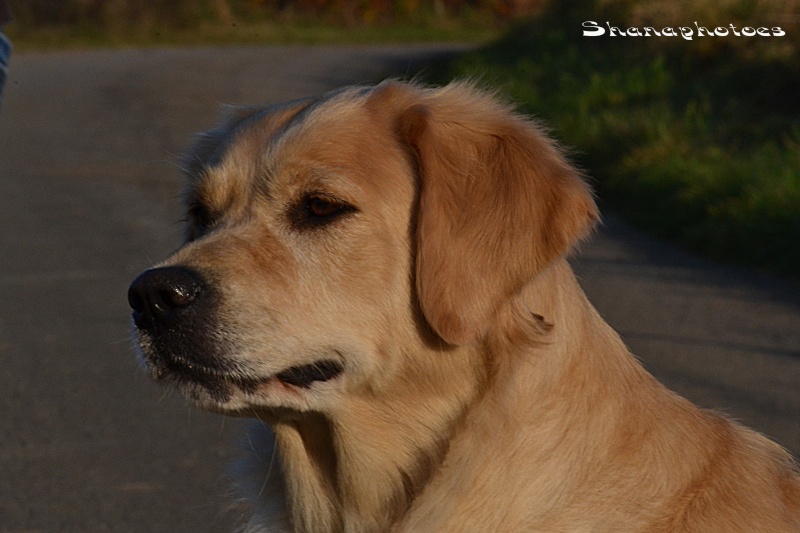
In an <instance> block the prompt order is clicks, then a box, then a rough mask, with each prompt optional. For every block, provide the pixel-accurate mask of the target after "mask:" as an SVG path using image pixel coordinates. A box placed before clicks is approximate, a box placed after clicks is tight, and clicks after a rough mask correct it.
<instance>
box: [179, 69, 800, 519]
mask: <svg viewBox="0 0 800 533" xmlns="http://www.w3.org/2000/svg"><path fill="white" fill-rule="evenodd" d="M187 171H188V173H189V175H190V180H191V186H190V191H189V201H190V204H191V205H194V206H196V205H202V206H203V208H204V209H205V211H206V212H207V213H208V217H210V218H211V219H212V220H211V222H208V221H205V222H204V223H203V224H201V223H200V222H198V221H197V220H196V219H197V218H198V217H197V216H196V213H193V212H190V218H193V219H195V222H194V223H193V224H192V225H191V227H190V229H189V232H188V235H189V238H190V241H191V242H188V243H187V244H186V246H184V247H183V248H182V249H181V250H179V251H178V252H177V253H176V254H175V255H174V256H173V257H172V258H170V259H169V260H168V261H167V262H166V263H165V264H167V265H185V266H190V267H192V268H194V269H197V270H198V271H200V272H203V273H205V274H207V275H208V277H209V279H212V280H214V283H215V286H216V288H217V290H218V291H219V293H220V294H221V306H220V309H219V316H218V317H217V319H218V321H219V323H220V324H221V326H220V327H219V331H218V332H216V338H218V339H219V343H220V345H221V346H222V345H224V346H225V357H227V358H229V359H230V360H232V361H235V362H237V363H238V364H240V365H241V366H242V367H243V368H247V369H249V372H250V376H249V377H254V378H259V377H261V378H263V379H264V381H263V384H262V385H261V386H260V387H259V388H258V389H257V390H255V391H253V390H250V391H244V390H242V391H238V392H237V393H236V394H234V395H233V396H232V397H230V398H228V399H226V400H224V401H220V400H219V399H214V398H212V397H211V396H209V395H208V394H206V393H204V391H203V390H202V387H199V386H198V387H189V388H188V390H187V393H188V394H189V395H190V396H191V397H192V398H193V399H194V400H196V401H197V402H198V404H200V405H201V406H203V407H205V408H207V409H212V410H215V411H221V412H224V413H228V414H232V415H237V416H249V417H253V418H255V419H257V420H258V421H259V422H257V423H256V424H255V426H254V430H253V432H252V434H251V437H250V442H251V443H252V450H253V457H252V459H251V460H250V461H249V462H247V463H246V465H245V466H244V467H243V468H242V471H243V475H244V477H245V478H246V480H245V482H244V486H246V487H247V490H248V492H249V498H250V501H251V503H252V505H253V509H254V516H253V518H252V519H251V520H250V522H249V525H248V526H247V530H248V531H252V532H255V531H259V532H261V531H268V532H273V531H274V532H278V531H280V532H283V531H286V532H289V531H293V532H306V533H329V532H330V533H334V532H347V533H372V532H393V533H401V532H402V533H426V532H440V533H445V532H452V533H464V532H489V533H497V532H509V533H516V532H549V533H556V532H574V533H577V532H587V533H588V532H603V533H604V532H643V533H644V532H647V533H658V532H703V533H723V532H724V533H730V532H742V533H753V532H770V533H778V532H797V531H800V478H799V477H798V472H797V469H796V467H795V465H794V463H793V462H792V459H791V458H790V457H789V455H788V454H787V453H786V452H785V451H784V450H783V449H781V448H780V447H779V446H778V445H777V444H775V443H773V442H771V441H769V440H768V439H766V438H764V437H762V436H760V435H758V434H756V433H755V432H753V431H750V430H748V429H745V428H743V427H741V426H739V425H737V424H735V423H733V422H731V421H729V420H728V419H726V418H724V417H722V416H719V415H717V414H715V413H712V412H709V411H705V410H702V409H699V408H697V407H695V406H693V405H692V404H690V403H689V402H687V401H686V400H684V399H682V398H680V397H678V396H677V395H675V394H673V393H671V392H670V391H668V390H666V389H665V388H664V387H663V386H661V385H660V384H659V383H658V382H657V381H656V380H655V379H654V378H653V377H651V376H650V375H649V374H648V373H647V372H645V370H644V369H643V368H642V367H641V365H640V364H639V363H638V362H637V360H636V359H635V358H634V357H633V356H632V355H631V354H630V353H629V352H628V350H627V349H626V347H625V346H624V345H623V343H622V342H621V340H620V338H619V337H618V335H617V334H616V333H615V332H614V331H613V330H612V329H611V328H610V327H609V326H608V325H607V324H606V323H605V322H604V321H603V320H602V318H601V317H600V316H599V315H598V313H597V312H596V311H595V309H594V308H593V307H592V305H591V304H590V303H589V302H588V301H587V299H586V297H585V296H584V293H583V291H582V290H581V288H580V286H579V284H578V283H577V281H576V279H575V277H574V275H573V274H572V271H571V270H570V267H569V265H568V263H567V261H566V259H565V256H566V255H567V254H568V252H569V251H570V249H571V248H572V246H573V245H574V244H575V243H576V242H577V241H579V240H580V239H582V238H584V237H586V236H587V234H588V233H589V232H590V231H591V229H592V227H593V225H594V224H595V221H596V219H597V210H596V207H595V204H594V201H593V199H592V196H591V194H590V192H589V189H588V188H587V186H586V185H585V183H584V181H583V180H582V179H581V177H580V176H579V175H578V174H577V173H576V172H575V171H574V170H573V169H572V168H571V167H570V165H569V164H568V163H567V162H566V161H565V159H564V157H563V156H562V155H561V152H560V150H559V149H558V148H557V147H556V146H554V145H553V143H552V142H551V141H549V140H548V139H547V137H546V136H545V135H544V134H543V133H542V131H541V129H540V128H539V127H538V126H537V125H536V124H535V123H534V122H532V121H530V120H528V119H526V118H524V117H521V116H519V115H517V114H516V113H514V112H513V110H511V109H510V108H509V107H507V106H505V105H503V104H500V103H498V101H497V99H496V98H494V97H493V96H491V95H488V94H486V93H483V92H481V91H479V90H477V89H476V88H474V87H473V86H471V85H470V84H465V83H460V84H453V85H449V86H447V87H444V88H440V89H428V88H423V87H420V86H417V85H412V84H401V83H397V82H386V83H384V84H381V85H379V86H377V87H375V88H369V89H363V88H350V89H345V90H342V91H339V92H336V93H332V94H329V95H325V96H323V97H320V98H317V99H308V100H303V101H298V102H292V103H289V104H286V105H283V106H276V107H271V108H264V109H258V108H251V109H243V110H239V111H237V112H235V113H233V114H232V115H231V117H230V118H229V119H228V120H227V121H226V122H225V123H224V124H223V125H222V126H221V127H220V129H218V130H216V131H214V132H210V133H209V134H206V135H205V136H203V137H202V138H201V139H200V140H199V141H198V143H197V144H196V146H195V148H194V149H193V151H192V153H191V155H190V157H189V159H187ZM312 192H313V193H315V194H316V193H320V192H324V193H330V194H331V195H334V196H335V197H336V198H338V199H341V200H343V201H346V202H347V204H349V205H351V206H354V207H355V209H356V211H355V212H353V213H352V214H350V215H348V216H345V217H342V218H341V219H340V220H336V221H335V222H333V223H331V224H329V225H326V226H324V227H321V228H316V229H313V230H311V231H309V230H300V229H298V227H296V224H295V225H293V224H294V223H293V222H292V221H291V217H290V215H289V214H288V213H289V212H290V211H291V209H294V208H292V207H291V206H296V205H297V202H298V199H302V198H304V195H308V194H309V193H312ZM300 205H301V206H302V200H301V203H300ZM322 357H335V358H337V360H339V361H340V362H341V363H342V365H343V367H344V372H343V373H342V374H341V375H340V376H338V377H336V378H334V379H333V380H330V381H325V382H318V383H315V384H313V385H311V386H310V387H308V388H299V387H293V386H290V385H287V384H285V383H281V382H280V381H279V380H277V379H276V378H274V376H275V375H276V374H277V373H279V372H281V371H282V370H284V369H286V368H288V367H290V366H293V365H298V364H304V363H310V362H313V361H314V360H316V359H320V358H322ZM271 376H272V377H271Z"/></svg>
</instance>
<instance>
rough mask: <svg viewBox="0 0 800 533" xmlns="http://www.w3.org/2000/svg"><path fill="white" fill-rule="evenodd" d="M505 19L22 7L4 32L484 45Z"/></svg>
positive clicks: (73, 44) (62, 43)
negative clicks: (50, 15) (84, 13)
mask: <svg viewBox="0 0 800 533" xmlns="http://www.w3.org/2000/svg"><path fill="white" fill-rule="evenodd" d="M508 26H509V22H508V20H507V19H503V18H501V17H498V16H495V15H493V14H491V13H487V12H475V11H469V10H462V11H460V12H458V13H451V14H444V15H436V14H435V13H432V12H429V11H425V10H421V11H419V12H414V13H408V14H402V15H398V16H395V17H393V18H391V19H376V20H364V19H363V17H361V16H359V17H358V18H357V19H356V20H350V19H347V18H342V17H340V16H330V15H329V16H321V15H320V16H315V15H309V14H304V13H291V12H287V13H282V12H259V13H255V12H254V13H249V12H241V13H240V12H237V13H234V14H230V15H229V16H228V17H223V18H221V17H219V16H214V15H213V14H207V15H205V16H204V15H202V13H201V14H197V15H196V16H194V17H192V18H190V19H189V20H183V19H181V18H180V17H177V16H175V15H174V14H171V13H167V14H164V15H162V16H160V17H156V16H154V15H153V16H148V17H144V16H140V17H139V18H136V19H132V20H125V19H121V18H113V17H110V16H109V17H98V18H97V20H94V19H91V18H81V17H76V18H75V19H74V20H69V21H68V22H61V23H60V22H58V20H46V21H44V22H37V20H36V19H35V18H34V17H33V16H32V15H28V16H26V15H25V13H24V12H23V13H22V14H21V15H20V16H18V18H17V20H16V21H15V22H14V23H12V24H10V25H9V26H7V28H6V29H5V31H6V33H7V35H8V36H9V38H11V40H12V41H13V42H14V46H15V48H16V49H17V50H18V51H28V50H53V49H76V48H77V49H81V48H98V47H106V48H108V47H111V48H114V47H150V46H200V45H202V46H219V45H263V44H379V43H425V42H473V43H480V42H489V41H491V40H493V39H496V38H498V37H499V36H500V35H501V33H502V31H503V30H505V29H507V28H508Z"/></svg>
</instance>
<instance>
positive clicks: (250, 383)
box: [150, 355, 344, 392]
mask: <svg viewBox="0 0 800 533" xmlns="http://www.w3.org/2000/svg"><path fill="white" fill-rule="evenodd" d="M150 365H151V368H152V371H153V375H154V377H155V378H156V379H157V380H175V381H182V382H190V383H195V384H197V385H201V386H203V387H204V388H206V389H208V390H209V391H212V392H213V391H224V390H226V389H229V388H230V387H231V386H235V387H236V388H239V389H241V390H243V391H245V392H254V391H255V390H256V389H257V388H258V387H259V386H261V385H263V384H264V383H267V382H269V381H271V380H273V379H277V380H278V381H280V382H281V383H284V384H286V385H291V386H293V387H297V388H301V389H308V388H310V387H311V386H312V385H313V384H314V383H321V382H325V381H330V380H332V379H334V378H335V377H337V376H339V375H340V374H341V373H342V372H343V371H344V366H343V365H342V363H340V362H339V361H335V360H333V359H321V360H318V361H315V362H313V363H308V364H304V365H296V366H292V367H289V368H287V369H286V370H283V371H281V372H278V373H277V374H273V375H270V376H266V377H256V376H254V374H255V372H252V371H249V370H248V369H246V368H243V367H242V366H240V365H235V364H218V365H215V366H213V367H211V366H208V365H206V364H200V363H197V362H194V361H192V360H191V359H188V358H186V357H183V356H178V355H169V356H167V357H160V358H158V359H157V360H156V361H153V360H152V359H151V361H150Z"/></svg>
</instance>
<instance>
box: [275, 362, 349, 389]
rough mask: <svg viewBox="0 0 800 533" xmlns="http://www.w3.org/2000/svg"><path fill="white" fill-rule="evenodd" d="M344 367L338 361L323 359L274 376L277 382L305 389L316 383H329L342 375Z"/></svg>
mask: <svg viewBox="0 0 800 533" xmlns="http://www.w3.org/2000/svg"><path fill="white" fill-rule="evenodd" d="M343 370H344V367H343V366H342V364H341V363H340V362H338V361H334V360H332V359H323V360H321V361H317V362H315V363H310V364H307V365H299V366H293V367H291V368H287V369H286V370H284V371H283V372H279V373H278V374H275V377H276V378H278V380H280V381H282V382H284V383H288V384H289V385H294V386H295V387H300V388H304V389H307V388H308V387H310V386H311V384H312V383H315V382H317V381H330V380H332V379H333V378H335V377H336V376H338V375H339V374H341V373H342V371H343Z"/></svg>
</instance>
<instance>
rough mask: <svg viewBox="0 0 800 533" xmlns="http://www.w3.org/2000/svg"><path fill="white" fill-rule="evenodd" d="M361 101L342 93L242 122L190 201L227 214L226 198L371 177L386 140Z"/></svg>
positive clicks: (381, 162) (352, 92)
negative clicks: (198, 199)
mask: <svg viewBox="0 0 800 533" xmlns="http://www.w3.org/2000/svg"><path fill="white" fill-rule="evenodd" d="M367 94H368V90H367V89H363V88H350V89H347V90H343V91H338V92H336V93H331V94H329V95H325V96H324V97H321V98H318V99H314V100H310V101H302V102H298V103H297V104H296V105H293V106H283V107H279V108H277V109H271V108H266V109H263V110H261V111H259V112H256V113H254V114H253V115H252V116H249V117H247V118H246V119H244V120H243V121H241V122H240V123H239V124H237V125H236V126H235V127H234V128H233V129H232V130H231V131H230V133H229V136H228V138H227V139H226V141H225V143H224V147H223V149H222V150H221V153H220V154H219V155H218V157H217V160H216V161H214V164H213V165H209V166H206V167H205V168H204V171H203V173H202V175H201V176H200V178H199V179H196V180H194V183H193V184H192V188H193V189H194V192H193V194H194V196H199V197H202V198H203V199H204V202H205V203H208V204H211V205H218V206H220V208H227V207H228V206H229V205H230V203H231V200H230V197H231V196H237V197H241V196H243V195H244V196H248V195H249V194H250V193H251V192H253V191H254V190H262V191H267V192H270V191H271V190H273V189H274V188H275V187H283V188H295V187H301V186H302V183H300V182H302V181H303V180H304V179H305V180H306V181H308V180H310V179H313V180H319V179H320V178H321V177H322V178H328V179H329V180H332V179H335V178H336V177H337V176H339V177H341V176H342V175H347V176H349V177H350V178H353V179H357V178H358V177H359V176H360V175H361V174H368V175H374V174H375V173H376V172H377V170H378V169H379V168H380V167H382V166H385V165H386V161H385V159H382V158H383V157H384V156H385V155H386V153H387V148H386V145H387V143H389V142H390V141H391V139H392V136H391V132H389V131H388V130H387V131H383V128H381V127H380V125H379V124H376V123H375V120H374V117H372V116H371V115H370V112H369V111H368V110H367V109H366V108H365V106H364V105H363V104H364V101H365V96H366V95H367ZM370 170H371V171H370Z"/></svg>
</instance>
